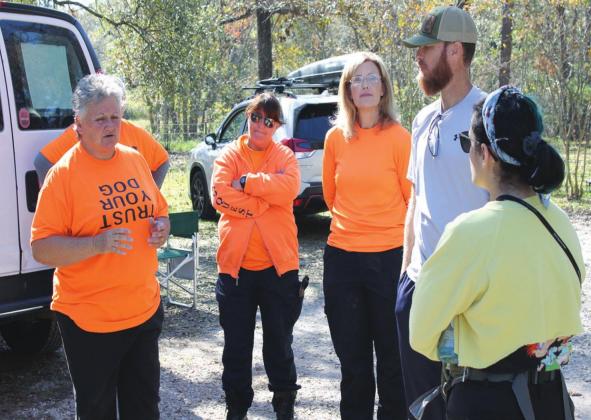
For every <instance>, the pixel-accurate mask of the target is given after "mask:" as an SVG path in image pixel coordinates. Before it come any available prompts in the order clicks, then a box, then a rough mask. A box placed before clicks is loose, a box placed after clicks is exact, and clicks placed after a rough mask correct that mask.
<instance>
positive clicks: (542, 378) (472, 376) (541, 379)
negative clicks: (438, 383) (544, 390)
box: [459, 368, 559, 385]
mask: <svg viewBox="0 0 591 420" xmlns="http://www.w3.org/2000/svg"><path fill="white" fill-rule="evenodd" d="M558 372H559V371H557V370H553V371H550V372H546V371H541V372H538V371H528V372H527V376H528V378H527V379H528V381H527V382H528V383H529V384H531V385H537V384H545V383H548V382H552V381H554V380H556V379H557V378H558ZM516 375H517V374H516V373H491V372H487V371H485V370H481V369H473V368H464V370H463V372H461V373H460V375H459V376H462V380H463V381H466V380H469V381H483V382H485V381H488V382H513V379H514V378H515V376H516Z"/></svg>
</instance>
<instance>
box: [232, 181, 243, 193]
mask: <svg viewBox="0 0 591 420" xmlns="http://www.w3.org/2000/svg"><path fill="white" fill-rule="evenodd" d="M232 188H234V189H235V190H238V191H243V189H242V185H240V178H238V179H235V180H233V181H232Z"/></svg>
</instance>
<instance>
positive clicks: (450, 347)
mask: <svg viewBox="0 0 591 420" xmlns="http://www.w3.org/2000/svg"><path fill="white" fill-rule="evenodd" d="M437 356H438V357H439V360H441V363H444V364H447V363H449V364H452V365H457V364H458V355H457V354H456V353H455V351H454V328H453V327H452V326H451V324H450V325H449V326H448V327H447V328H446V329H445V331H443V333H442V334H441V337H439V344H437Z"/></svg>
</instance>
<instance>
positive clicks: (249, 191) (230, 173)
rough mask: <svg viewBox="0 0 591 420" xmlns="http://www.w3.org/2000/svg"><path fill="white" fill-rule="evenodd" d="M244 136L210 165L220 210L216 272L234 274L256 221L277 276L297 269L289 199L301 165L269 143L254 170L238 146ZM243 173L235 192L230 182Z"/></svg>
mask: <svg viewBox="0 0 591 420" xmlns="http://www.w3.org/2000/svg"><path fill="white" fill-rule="evenodd" d="M245 138H246V135H244V136H242V137H241V138H239V139H238V140H236V141H235V142H233V143H232V144H229V145H228V146H226V147H225V148H224V151H223V152H222V154H221V155H220V156H219V157H218V158H217V159H216V160H215V163H214V165H213V174H212V181H211V190H212V191H211V197H212V198H213V199H212V204H213V206H214V207H215V208H216V209H217V210H218V211H219V212H220V213H221V217H220V220H219V222H218V235H219V238H220V246H219V248H218V252H217V263H218V271H219V272H220V273H227V274H230V275H231V276H232V277H234V278H236V277H238V271H239V270H240V267H241V266H242V263H243V260H244V256H245V255H246V251H247V249H248V247H249V243H250V240H251V236H252V232H253V229H254V228H255V225H256V227H257V228H258V230H259V233H260V236H261V238H262V240H263V243H264V246H265V248H266V249H267V251H268V253H269V256H270V258H271V261H272V262H273V266H274V267H275V269H276V270H277V273H278V274H279V275H282V274H283V273H285V272H287V271H290V270H297V269H298V268H299V256H298V238H297V227H296V224H295V218H294V216H293V200H294V199H295V197H296V196H297V194H298V191H299V188H300V169H299V167H298V163H297V160H296V158H295V156H294V154H293V152H292V151H291V150H289V149H288V148H287V147H285V146H282V145H280V144H276V143H271V145H270V146H269V147H268V148H267V150H266V151H265V156H264V158H263V161H264V162H263V163H262V165H261V166H260V168H259V170H258V171H256V172H255V170H254V168H253V164H252V162H251V160H250V159H249V156H248V155H247V154H246V153H245V152H244V149H243V148H242V147H241V146H240V145H241V143H243V142H244V141H245ZM242 175H246V186H245V189H244V191H238V190H236V189H234V188H232V181H233V180H235V179H238V178H240V177H241V176H242Z"/></svg>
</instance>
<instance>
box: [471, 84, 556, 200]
mask: <svg viewBox="0 0 591 420" xmlns="http://www.w3.org/2000/svg"><path fill="white" fill-rule="evenodd" d="M483 102H484V101H481V102H479V103H478V104H476V106H475V107H474V118H473V120H472V131H473V132H474V136H475V137H476V140H477V141H478V142H480V143H485V144H490V142H489V139H488V137H487V136H486V131H485V130H484V124H483V120H482V106H483ZM494 127H495V137H496V138H497V139H498V140H497V146H498V147H499V148H500V149H501V150H502V151H503V152H505V153H506V154H508V155H509V156H511V157H512V158H514V159H516V160H517V161H518V162H519V163H520V164H521V166H515V165H511V164H508V163H505V162H503V161H499V163H500V173H499V175H500V182H501V183H504V184H513V185H523V184H525V185H529V186H531V187H532V188H533V190H534V191H535V192H538V193H541V194H548V193H550V192H552V191H554V190H555V189H557V188H558V187H559V186H560V184H562V181H563V180H564V172H565V170H564V161H563V159H562V157H561V156H560V154H559V153H558V152H557V151H556V149H555V148H554V147H553V146H551V145H550V144H548V143H547V142H546V141H545V140H544V139H543V138H542V137H541V133H542V131H543V130H544V125H543V123H542V117H541V115H540V112H539V110H538V106H537V105H536V104H535V102H533V101H532V100H531V99H530V98H528V97H527V96H525V95H516V94H511V93H508V92H504V93H503V94H502V95H501V97H500V98H499V100H498V103H497V105H496V107H495V114H494ZM493 154H494V152H493Z"/></svg>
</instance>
